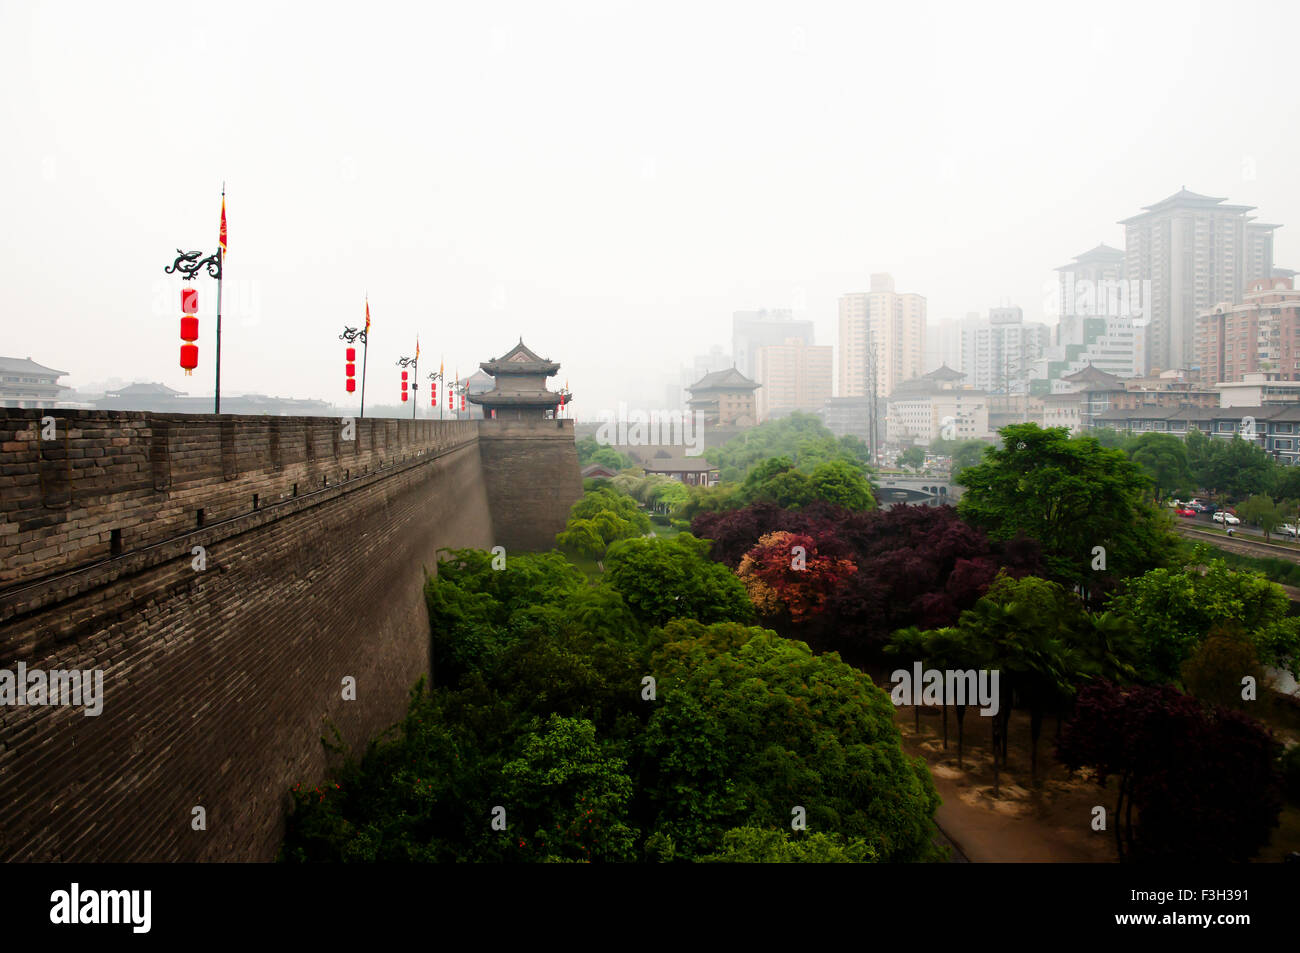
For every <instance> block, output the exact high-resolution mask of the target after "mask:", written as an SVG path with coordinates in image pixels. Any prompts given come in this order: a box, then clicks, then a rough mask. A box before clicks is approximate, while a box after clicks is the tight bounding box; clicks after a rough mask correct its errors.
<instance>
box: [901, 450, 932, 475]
mask: <svg viewBox="0 0 1300 953" xmlns="http://www.w3.org/2000/svg"><path fill="white" fill-rule="evenodd" d="M924 462H925V451H924V450H922V449H921V448H920V447H908V448H907V449H906V450H904V451H903V452H902V453H900V454H899V455H898V465H899V466H900V467H910V468H911V469H913V470H919V469H920V468H921V464H923V463H924Z"/></svg>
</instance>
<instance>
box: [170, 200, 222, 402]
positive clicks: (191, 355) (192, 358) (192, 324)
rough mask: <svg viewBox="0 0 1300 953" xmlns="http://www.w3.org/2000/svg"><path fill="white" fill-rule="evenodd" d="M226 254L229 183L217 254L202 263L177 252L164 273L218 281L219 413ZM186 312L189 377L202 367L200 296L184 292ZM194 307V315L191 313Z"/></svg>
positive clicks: (183, 327)
mask: <svg viewBox="0 0 1300 953" xmlns="http://www.w3.org/2000/svg"><path fill="white" fill-rule="evenodd" d="M225 253H226V183H224V182H222V183H221V230H220V231H219V232H218V233H217V250H216V251H215V252H213V253H212V254H211V255H209V256H208V257H207V258H204V259H202V260H200V259H199V255H201V254H202V252H197V251H181V250H180V249H179V248H178V249H176V260H175V261H173V262H172V263H171V265H170V267H167V268H164V269H163V271H164V272H165V273H166V274H169V275H175V274H179V275H180V276H181V280H182V281H193V280H194V276H195V275H197V274H198V273H199V271H200V270H201V269H203V268H206V269H207V271H208V277H210V278H216V279H217V386H216V407H215V409H216V413H218V414H219V413H221V262H222V258H223V257H224V256H225ZM181 302H182V309H183V310H184V311H185V313H186V316H187V318H186V319H184V320H182V322H181V339H182V340H185V341H187V342H188V343H187V344H186V346H185V347H183V348H181V360H182V362H185V361H187V360H188V361H189V362H190V363H188V364H187V363H182V364H181V366H182V367H184V368H185V373H187V374H188V373H189V372H190V371H191V370H193V369H194V367H196V366H197V365H198V348H197V347H196V346H195V345H194V343H193V342H194V341H197V340H198V319H197V318H193V317H191V316H192V315H193V314H194V311H197V310H198V301H197V294H192V295H187V294H186V293H185V292H183V291H182V292H181ZM190 305H193V308H194V311H191V310H190V307H189V306H190ZM191 332H192V333H193V334H194V337H193V338H186V337H185V335H186V334H187V333H191Z"/></svg>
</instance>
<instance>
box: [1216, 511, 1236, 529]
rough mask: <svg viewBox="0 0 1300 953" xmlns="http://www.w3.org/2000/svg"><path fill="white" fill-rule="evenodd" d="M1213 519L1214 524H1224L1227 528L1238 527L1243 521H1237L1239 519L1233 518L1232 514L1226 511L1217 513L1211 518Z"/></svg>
mask: <svg viewBox="0 0 1300 953" xmlns="http://www.w3.org/2000/svg"><path fill="white" fill-rule="evenodd" d="M1211 519H1213V520H1214V522H1216V523H1223V524H1224V525H1226V526H1236V525H1237V524H1239V523H1240V522H1241V520H1239V519H1237V517H1235V516H1233V515H1232V514H1231V513H1228V512H1226V511H1224V510H1220V511H1219V512H1217V513H1215V514H1214V516H1213V517H1211Z"/></svg>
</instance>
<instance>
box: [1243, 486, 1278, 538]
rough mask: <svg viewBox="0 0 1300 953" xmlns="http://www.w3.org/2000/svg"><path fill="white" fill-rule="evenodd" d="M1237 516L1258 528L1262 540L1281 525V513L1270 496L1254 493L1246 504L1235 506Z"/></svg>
mask: <svg viewBox="0 0 1300 953" xmlns="http://www.w3.org/2000/svg"><path fill="white" fill-rule="evenodd" d="M1237 515H1238V516H1240V517H1241V518H1242V519H1243V520H1245V521H1246V522H1247V523H1250V524H1251V525H1253V526H1258V527H1259V528H1260V529H1262V530H1263V531H1264V538H1265V539H1268V536H1269V534H1270V533H1271V532H1273V530H1275V529H1277V528H1278V527H1279V526H1281V525H1282V522H1283V519H1282V511H1281V509H1280V508H1279V507H1278V505H1277V504H1276V503H1274V502H1273V498H1272V497H1271V496H1266V495H1265V494H1263V493H1256V494H1255V495H1254V496H1252V497H1250V498H1249V499H1248V500H1246V502H1244V503H1241V504H1239V505H1238V506H1237Z"/></svg>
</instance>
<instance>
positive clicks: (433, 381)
mask: <svg viewBox="0 0 1300 953" xmlns="http://www.w3.org/2000/svg"><path fill="white" fill-rule="evenodd" d="M444 379H445V375H444V374H443V372H442V371H430V372H429V381H430V384H429V387H430V391H429V403H430V406H436V407H437V408H438V419H439V420H442V404H440V403H438V381H440V380H444Z"/></svg>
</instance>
